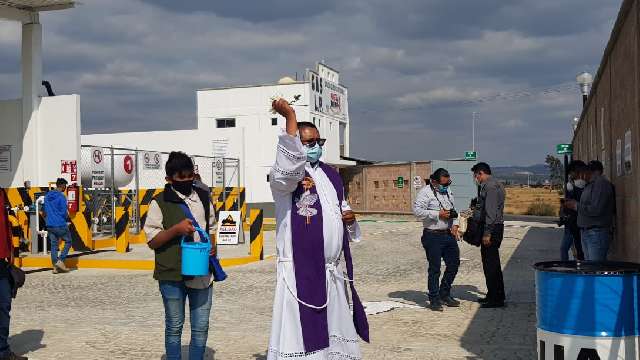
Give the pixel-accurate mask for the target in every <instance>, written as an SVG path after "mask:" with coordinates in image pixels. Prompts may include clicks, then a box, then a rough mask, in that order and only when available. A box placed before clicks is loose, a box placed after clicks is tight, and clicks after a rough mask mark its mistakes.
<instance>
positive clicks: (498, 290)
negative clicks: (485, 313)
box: [480, 225, 505, 302]
mask: <svg viewBox="0 0 640 360" xmlns="http://www.w3.org/2000/svg"><path fill="white" fill-rule="evenodd" d="M503 237H504V225H495V226H494V228H493V232H492V233H491V245H490V246H484V245H482V247H481V248H480V254H481V255H482V270H483V271H484V277H485V280H486V282H487V299H488V300H489V301H492V302H503V301H504V300H505V295H504V279H503V278H502V266H501V265H500V245H501V244H502V238H503Z"/></svg>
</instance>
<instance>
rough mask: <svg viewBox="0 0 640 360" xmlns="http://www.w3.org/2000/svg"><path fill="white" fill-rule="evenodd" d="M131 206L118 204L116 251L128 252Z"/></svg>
mask: <svg viewBox="0 0 640 360" xmlns="http://www.w3.org/2000/svg"><path fill="white" fill-rule="evenodd" d="M130 209H131V206H129V204H125V205H124V206H116V219H115V224H116V226H115V233H116V251H117V252H119V253H126V252H129V251H130V248H129V220H130V215H129V212H130Z"/></svg>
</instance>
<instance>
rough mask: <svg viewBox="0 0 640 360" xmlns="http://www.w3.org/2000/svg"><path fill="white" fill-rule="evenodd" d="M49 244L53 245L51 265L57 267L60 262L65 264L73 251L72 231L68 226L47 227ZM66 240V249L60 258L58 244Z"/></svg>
mask: <svg viewBox="0 0 640 360" xmlns="http://www.w3.org/2000/svg"><path fill="white" fill-rule="evenodd" d="M47 234H48V237H49V242H50V243H51V263H52V264H53V265H55V264H56V263H57V262H58V260H60V261H62V262H64V260H65V259H66V258H67V255H68V254H69V250H70V249H71V231H69V227H68V226H66V225H65V226H60V227H47ZM60 239H62V240H64V248H63V249H62V252H61V253H60V256H59V257H58V244H59V242H60Z"/></svg>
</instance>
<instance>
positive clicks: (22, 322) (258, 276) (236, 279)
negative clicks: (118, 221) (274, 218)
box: [10, 222, 560, 360]
mask: <svg viewBox="0 0 640 360" xmlns="http://www.w3.org/2000/svg"><path fill="white" fill-rule="evenodd" d="M531 225H534V227H531ZM362 227H363V230H364V233H365V235H366V238H365V240H364V241H363V242H362V243H360V244H356V245H354V246H353V253H354V256H355V263H356V281H357V286H358V289H359V292H360V295H361V297H362V298H363V300H364V301H367V302H370V303H371V304H372V305H371V306H372V307H373V306H374V305H380V304H378V303H377V302H380V301H396V302H399V304H396V305H406V306H407V307H406V308H397V309H394V310H391V311H387V312H382V313H379V314H376V315H370V317H369V320H370V324H371V336H372V343H371V344H366V345H363V352H364V357H365V358H366V359H376V360H378V359H492V360H493V359H534V358H535V357H536V356H535V304H534V285H533V272H532V270H531V267H530V265H531V264H532V263H533V262H534V261H537V260H543V259H545V258H549V257H554V255H555V254H556V252H557V251H556V248H557V245H558V244H559V241H560V232H559V231H558V230H557V229H554V228H549V225H543V224H531V223H526V222H518V223H512V224H511V226H509V227H508V228H507V231H506V239H505V241H504V244H503V248H502V258H503V261H504V266H505V268H506V271H505V277H506V278H505V281H506V286H507V291H508V299H509V300H510V303H509V306H508V307H507V308H506V309H499V310H485V309H479V308H478V306H477V305H476V304H475V303H474V302H473V300H474V299H476V298H477V297H478V296H479V295H481V294H483V293H484V291H485V287H484V279H483V277H482V270H481V262H480V256H479V251H478V249H477V248H473V247H470V246H467V245H461V251H462V257H463V258H464V260H463V262H462V266H461V269H460V275H459V277H458V279H457V280H456V286H455V288H454V295H455V296H457V297H459V298H461V299H462V300H464V301H463V306H462V307H461V308H459V309H447V310H446V311H445V312H444V313H434V312H431V311H429V310H427V309H425V308H424V307H423V306H424V303H425V300H426V297H425V295H424V288H425V276H424V273H425V261H424V253H423V250H422V248H421V245H420V242H419V234H420V233H421V229H420V225H419V224H418V223H414V222H387V223H381V222H364V223H362ZM551 249H552V250H551ZM274 270H275V265H274V261H273V260H269V261H264V262H261V263H255V264H250V265H246V266H242V267H235V268H231V269H228V273H229V275H230V277H229V279H228V280H227V281H225V282H224V283H222V284H216V285H215V291H216V293H215V305H214V306H215V308H214V312H213V314H212V319H211V324H212V332H211V333H210V338H209V346H210V349H209V354H210V357H209V358H214V357H215V359H243V360H245V359H249V360H257V359H265V349H266V347H267V341H268V337H269V328H270V318H271V305H272V296H273V287H274V282H273V280H274V277H275V274H274ZM11 334H12V336H11V340H10V341H11V343H12V346H13V348H14V350H15V351H16V352H18V353H22V354H27V355H28V356H29V358H30V359H69V360H73V359H83V360H85V359H160V358H162V355H163V309H162V303H161V299H160V296H159V293H158V290H157V284H156V282H154V281H153V279H152V278H151V274H150V273H149V272H133V271H115V270H114V271H105V270H81V271H75V272H73V273H71V274H66V275H56V276H54V275H52V274H51V273H50V272H49V271H42V272H34V273H31V274H29V275H28V278H27V285H26V287H25V288H24V289H22V290H21V291H20V294H19V295H18V298H17V299H16V301H15V303H14V309H13V319H12V328H11ZM188 335H189V331H188V326H187V327H186V329H185V334H184V338H185V342H184V343H185V344H186V340H187V338H188Z"/></svg>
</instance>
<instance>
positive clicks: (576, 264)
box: [533, 261, 640, 275]
mask: <svg viewBox="0 0 640 360" xmlns="http://www.w3.org/2000/svg"><path fill="white" fill-rule="evenodd" d="M533 267H534V269H536V270H537V271H548V272H559V273H566V274H580V275H623V274H639V273H640V264H636V263H631V262H621V261H603V262H595V261H545V262H539V263H536V264H534V265H533Z"/></svg>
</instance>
